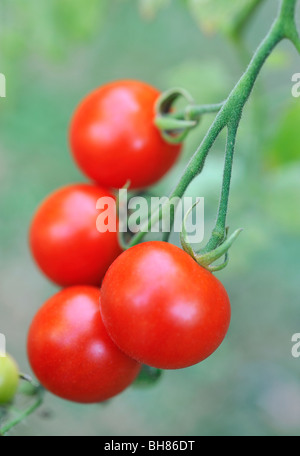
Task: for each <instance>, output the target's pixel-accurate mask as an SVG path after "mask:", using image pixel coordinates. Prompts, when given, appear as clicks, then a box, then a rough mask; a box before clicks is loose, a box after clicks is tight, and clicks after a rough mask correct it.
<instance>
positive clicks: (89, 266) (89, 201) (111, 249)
mask: <svg viewBox="0 0 300 456" xmlns="http://www.w3.org/2000/svg"><path fill="white" fill-rule="evenodd" d="M101 197H110V198H113V195H112V194H111V193H110V192H108V191H107V190H105V189H103V188H101V187H98V186H96V185H90V184H75V185H68V186H66V187H63V188H61V189H59V190H56V191H55V192H53V193H52V194H51V195H50V196H48V197H47V198H46V199H45V200H44V201H43V202H42V204H41V205H40V207H39V208H38V210H37V212H36V214H35V216H34V218H33V221H32V224H31V228H30V246H31V251H32V253H33V256H34V258H35V260H36V262H37V264H38V265H39V267H40V268H41V270H42V271H43V272H44V273H45V275H46V276H47V277H49V278H50V279H51V280H52V281H54V282H56V283H57V284H59V285H62V286H69V285H81V284H83V285H100V283H101V280H102V278H103V276H104V274H105V272H106V270H107V268H108V266H109V265H110V264H111V263H112V262H113V260H114V259H115V258H116V257H117V256H118V255H119V254H120V253H121V249H120V247H119V244H118V239H117V233H115V232H111V231H107V232H105V233H100V232H99V231H98V230H97V227H96V220H97V216H98V215H99V212H98V211H97V210H96V203H97V200H98V199H99V198H101ZM108 211H115V207H114V205H111V207H109V208H108Z"/></svg>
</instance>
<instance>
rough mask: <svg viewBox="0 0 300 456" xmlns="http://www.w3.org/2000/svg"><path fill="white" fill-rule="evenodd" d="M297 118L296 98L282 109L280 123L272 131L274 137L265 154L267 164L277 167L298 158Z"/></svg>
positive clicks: (299, 109)
mask: <svg viewBox="0 0 300 456" xmlns="http://www.w3.org/2000/svg"><path fill="white" fill-rule="evenodd" d="M299 119H300V103H299V100H298V99H296V100H295V101H294V103H291V104H290V106H289V107H288V108H287V109H285V110H284V112H283V114H282V118H281V120H280V125H279V126H278V129H277V131H275V132H274V133H275V134H274V138H273V139H272V142H271V145H270V148H269V150H268V151H267V154H266V162H267V166H271V167H278V166H281V165H285V164H287V163H291V162H295V161H298V160H299V155H300V154H299V144H300V128H299ZM287 144H288V147H287Z"/></svg>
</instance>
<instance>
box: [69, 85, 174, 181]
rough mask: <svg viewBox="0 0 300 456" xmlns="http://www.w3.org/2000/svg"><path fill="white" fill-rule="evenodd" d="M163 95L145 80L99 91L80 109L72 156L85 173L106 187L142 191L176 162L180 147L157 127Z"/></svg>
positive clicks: (72, 138) (75, 120)
mask: <svg viewBox="0 0 300 456" xmlns="http://www.w3.org/2000/svg"><path fill="white" fill-rule="evenodd" d="M159 95H160V92H159V91H158V90H157V89H155V88H154V87H152V86H150V85H148V84H146V83H144V82H140V81H134V80H124V81H116V82H112V83H109V84H106V85H104V86H101V87H99V88H98V89H96V90H94V91H93V92H92V93H91V94H89V95H88V96H87V97H86V98H84V100H83V101H82V102H81V104H80V105H79V106H78V107H77V108H76V110H75V113H74V116H73V119H72V122H71V126H70V144H71V150H72V152H73V156H74V158H75V160H76V162H77V163H78V165H79V167H80V168H81V169H82V171H83V172H84V173H85V174H86V175H87V176H88V177H89V178H91V179H93V180H94V181H96V182H97V183H98V184H100V185H104V186H105V187H115V188H121V187H123V186H124V185H125V184H126V183H127V181H130V186H131V188H143V187H148V186H149V185H152V184H154V183H155V182H157V181H158V180H159V179H160V178H161V177H163V176H164V175H165V174H166V172H167V171H168V170H169V169H170V168H171V166H172V165H173V164H174V163H175V161H176V159H177V157H178V155H179V152H180V149H181V146H180V145H171V144H168V143H167V142H166V141H164V140H163V139H162V137H161V135H160V132H159V130H158V129H157V128H156V127H155V125H154V122H153V121H154V116H155V109H154V106H155V102H156V101H157V99H158V97H159Z"/></svg>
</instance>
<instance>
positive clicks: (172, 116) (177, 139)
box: [155, 88, 200, 144]
mask: <svg viewBox="0 0 300 456" xmlns="http://www.w3.org/2000/svg"><path fill="white" fill-rule="evenodd" d="M179 98H184V99H185V100H186V101H187V103H188V105H187V106H186V108H185V109H184V111H182V112H177V113H176V112H175V113H174V112H173V106H174V103H175V102H176V101H177V100H178V99H179ZM193 106H195V101H194V99H193V98H192V96H191V95H190V94H189V92H187V91H186V90H185V89H182V88H175V89H171V90H167V91H166V92H164V93H163V94H162V95H161V96H160V97H159V99H158V100H157V103H156V107H155V109H156V118H155V125H156V126H157V127H158V128H159V130H160V131H161V135H162V137H163V138H164V140H165V141H167V142H169V143H170V144H179V143H182V142H183V141H184V140H185V138H186V137H187V135H188V133H189V132H190V130H191V129H193V128H195V127H196V126H197V125H198V123H199V120H200V116H198V117H197V118H195V117H193V116H192V110H193Z"/></svg>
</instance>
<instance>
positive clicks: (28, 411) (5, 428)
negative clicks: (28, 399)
mask: <svg viewBox="0 0 300 456" xmlns="http://www.w3.org/2000/svg"><path fill="white" fill-rule="evenodd" d="M42 402H43V397H42V395H41V394H40V395H39V396H38V397H37V399H36V401H35V402H34V403H33V404H32V405H30V406H29V407H28V408H27V409H26V410H24V411H23V412H22V413H20V414H19V415H18V416H17V417H16V418H14V419H13V420H11V421H10V422H9V423H7V424H6V425H5V426H3V427H2V428H1V429H0V437H3V436H5V434H7V432H8V431H10V430H11V429H12V428H14V427H15V426H16V425H17V424H19V423H21V422H22V421H23V420H25V418H27V417H28V416H29V415H31V414H32V413H33V412H35V410H37V409H38V408H39V407H40V405H42Z"/></svg>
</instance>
